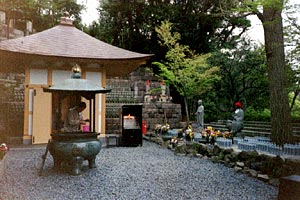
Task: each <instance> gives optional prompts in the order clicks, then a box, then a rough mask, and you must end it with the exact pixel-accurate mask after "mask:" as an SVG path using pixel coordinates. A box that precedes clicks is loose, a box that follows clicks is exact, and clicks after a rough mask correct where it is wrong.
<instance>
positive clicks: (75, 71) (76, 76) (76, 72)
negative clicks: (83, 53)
mask: <svg viewBox="0 0 300 200" xmlns="http://www.w3.org/2000/svg"><path fill="white" fill-rule="evenodd" d="M72 72H73V74H72V77H71V78H74V79H80V78H81V68H80V66H79V65H78V64H75V65H74V66H73V67H72Z"/></svg>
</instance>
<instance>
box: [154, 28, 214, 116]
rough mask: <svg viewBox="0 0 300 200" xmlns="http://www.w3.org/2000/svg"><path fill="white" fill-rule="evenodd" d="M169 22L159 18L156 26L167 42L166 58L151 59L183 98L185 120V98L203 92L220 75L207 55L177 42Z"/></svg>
mask: <svg viewBox="0 0 300 200" xmlns="http://www.w3.org/2000/svg"><path fill="white" fill-rule="evenodd" d="M171 27H172V24H171V23H170V22H162V24H161V26H160V27H157V28H156V29H155V30H156V32H157V33H158V37H159V38H160V40H161V44H162V45H163V46H166V47H167V49H168V52H167V54H166V61H165V62H154V63H153V64H155V65H158V66H159V68H160V70H161V73H160V75H161V76H162V77H163V78H164V79H166V81H167V82H168V83H170V84H172V85H173V86H174V87H175V88H176V90H177V91H178V92H179V93H180V95H181V96H182V97H183V99H184V105H185V111H186V114H187V121H188V122H189V119H190V116H189V109H188V98H193V97H195V96H196V95H200V94H203V93H204V92H206V91H208V90H210V89H211V88H212V87H211V86H212V83H213V82H214V81H216V80H218V79H219V77H218V76H217V75H216V72H217V71H218V69H219V68H218V67H211V66H210V65H209V64H208V62H207V59H208V57H209V56H210V55H208V54H204V55H197V54H194V52H193V51H192V50H191V49H190V48H189V47H188V46H186V45H181V44H179V40H180V34H179V33H177V32H175V33H172V32H171Z"/></svg>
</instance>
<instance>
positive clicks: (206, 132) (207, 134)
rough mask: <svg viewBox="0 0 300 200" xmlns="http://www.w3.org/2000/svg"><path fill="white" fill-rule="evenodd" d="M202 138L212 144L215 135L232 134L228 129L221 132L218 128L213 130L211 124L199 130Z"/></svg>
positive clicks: (227, 136)
mask: <svg viewBox="0 0 300 200" xmlns="http://www.w3.org/2000/svg"><path fill="white" fill-rule="evenodd" d="M201 135H202V138H205V139H206V141H207V142H209V143H211V144H214V142H215V139H216V137H224V138H231V137H232V134H231V132H229V131H225V132H223V133H222V132H221V131H220V130H214V128H213V127H212V126H208V127H206V128H205V129H203V130H202V132H201Z"/></svg>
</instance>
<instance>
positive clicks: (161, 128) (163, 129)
mask: <svg viewBox="0 0 300 200" xmlns="http://www.w3.org/2000/svg"><path fill="white" fill-rule="evenodd" d="M169 129H170V125H169V124H168V123H166V124H165V125H161V124H156V125H155V128H154V130H155V133H156V134H160V133H161V134H166V133H168V131H169Z"/></svg>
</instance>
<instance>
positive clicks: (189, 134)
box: [184, 124, 194, 141]
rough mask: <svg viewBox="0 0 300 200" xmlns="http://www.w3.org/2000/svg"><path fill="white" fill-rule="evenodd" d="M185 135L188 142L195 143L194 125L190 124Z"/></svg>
mask: <svg viewBox="0 0 300 200" xmlns="http://www.w3.org/2000/svg"><path fill="white" fill-rule="evenodd" d="M184 135H185V138H186V140H187V141H193V140H194V133H193V127H192V124H189V125H188V126H187V127H186V129H185V130H184Z"/></svg>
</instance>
